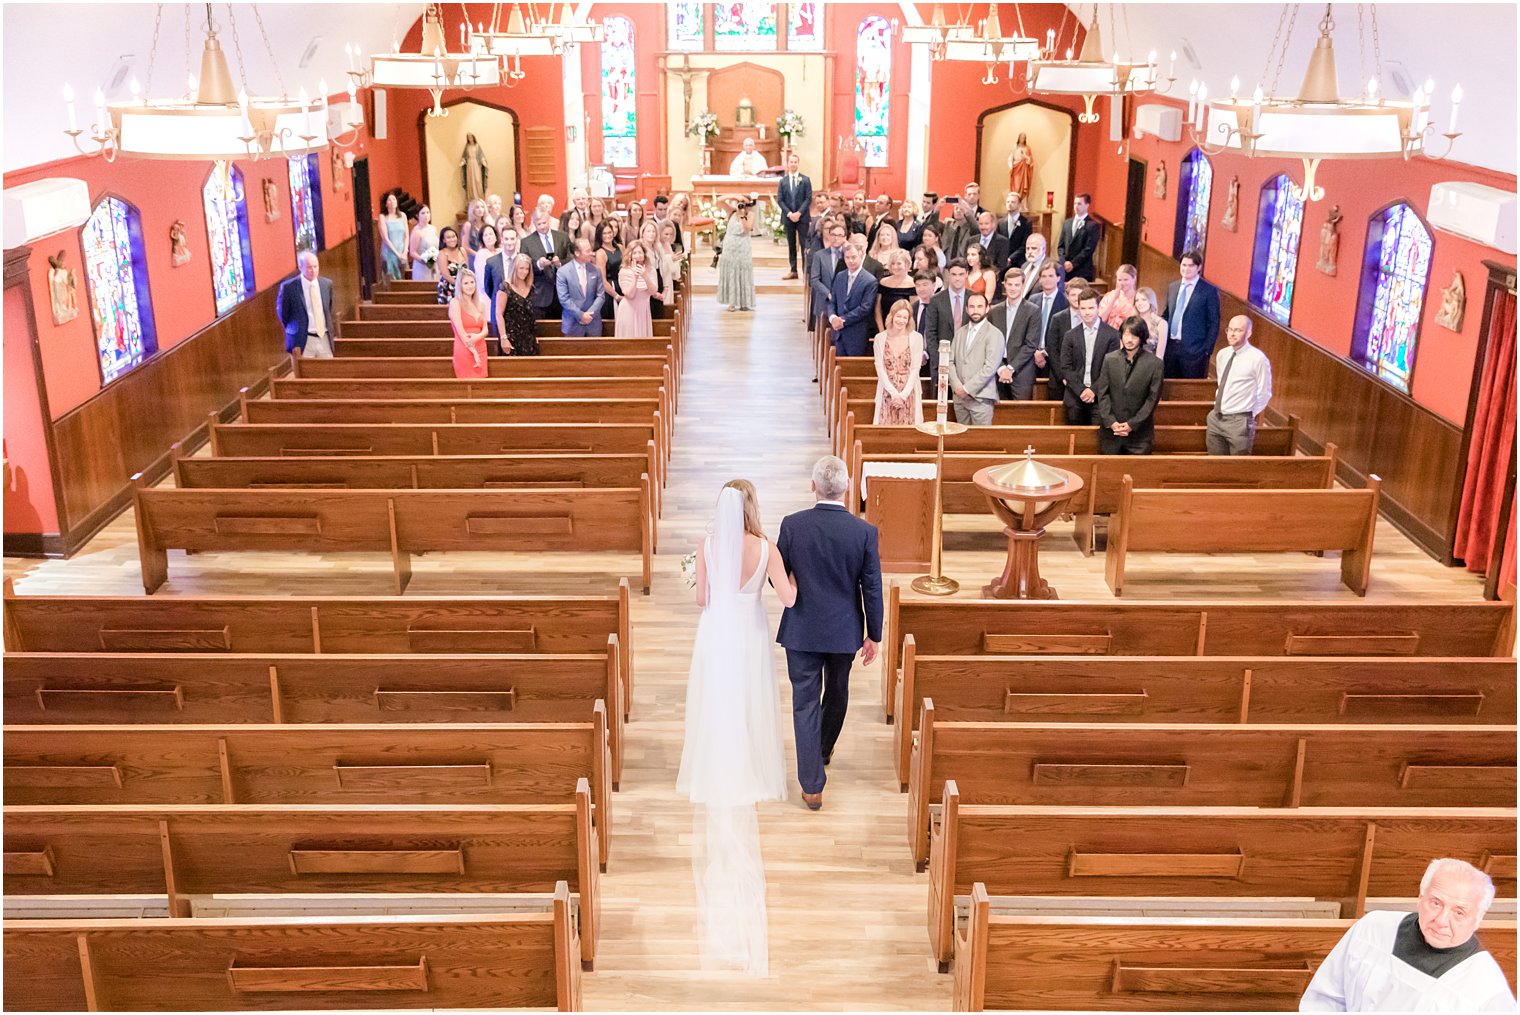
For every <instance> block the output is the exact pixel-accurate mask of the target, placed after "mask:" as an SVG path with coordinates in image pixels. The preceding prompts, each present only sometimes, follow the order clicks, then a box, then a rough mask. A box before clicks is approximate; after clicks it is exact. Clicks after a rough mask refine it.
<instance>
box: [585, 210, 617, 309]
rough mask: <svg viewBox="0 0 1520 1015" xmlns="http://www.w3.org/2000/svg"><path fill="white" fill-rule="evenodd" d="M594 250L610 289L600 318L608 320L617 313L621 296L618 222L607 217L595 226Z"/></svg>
mask: <svg viewBox="0 0 1520 1015" xmlns="http://www.w3.org/2000/svg"><path fill="white" fill-rule="evenodd" d="M591 249H592V250H593V251H595V257H596V266H597V268H598V269H599V270H600V271H601V273H602V278H604V279H606V280H607V288H608V290H610V291H609V292H608V294H607V298H606V299H605V300H603V301H602V320H604V321H610V320H612V319H613V317H614V315H615V314H616V313H617V302H618V300H620V299H622V298H623V287H622V286H621V285H619V284H618V272H620V271H622V270H623V251H622V249H621V248H620V247H619V245H618V224H617V223H616V222H615V221H613V220H611V219H607V220H606V221H604V222H602V223H601V224H600V225H598V226H597V227H596V240H595V242H594V243H592V244H591Z"/></svg>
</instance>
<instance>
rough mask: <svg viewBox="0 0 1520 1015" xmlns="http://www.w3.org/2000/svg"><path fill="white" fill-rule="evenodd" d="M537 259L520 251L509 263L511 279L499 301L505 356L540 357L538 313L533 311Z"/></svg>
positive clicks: (499, 327)
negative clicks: (534, 266)
mask: <svg viewBox="0 0 1520 1015" xmlns="http://www.w3.org/2000/svg"><path fill="white" fill-rule="evenodd" d="M532 295H533V258H531V257H529V256H528V255H527V254H521V253H520V254H517V255H515V256H514V257H513V258H512V262H511V263H510V264H509V265H508V266H507V282H506V285H504V286H502V288H501V299H500V300H498V301H497V303H496V307H497V318H496V333H497V334H498V335H500V336H501V338H500V345H501V354H502V355H503V356H537V355H538V353H539V349H538V334H537V318H538V315H537V314H536V313H535V312H534V310H533V303H532Z"/></svg>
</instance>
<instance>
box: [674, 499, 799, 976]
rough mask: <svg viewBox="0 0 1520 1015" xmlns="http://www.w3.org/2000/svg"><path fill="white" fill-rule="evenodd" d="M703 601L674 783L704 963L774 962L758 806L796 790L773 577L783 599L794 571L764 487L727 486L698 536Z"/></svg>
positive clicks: (760, 966)
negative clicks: (683, 804) (774, 531)
mask: <svg viewBox="0 0 1520 1015" xmlns="http://www.w3.org/2000/svg"><path fill="white" fill-rule="evenodd" d="M694 556H695V558H696V569H695V570H696V600H697V605H698V606H700V607H701V608H702V617H701V619H700V620H699V621H698V622H697V637H696V643H695V644H694V645H693V647H692V652H691V668H690V670H689V671H688V674H687V680H686V718H685V727H686V728H685V732H684V737H683V743H682V746H681V767H680V771H679V772H678V774H677V775H676V791H677V792H678V793H680V794H681V795H682V796H684V797H687V798H688V799H690V800H691V802H692V804H693V805H694V809H693V814H692V875H693V878H694V880H695V882H696V894H697V920H698V935H697V940H698V945H699V948H700V953H701V956H702V966H703V968H704V969H714V970H716V969H733V968H738V969H740V970H742V971H743V972H745V973H747V974H749V975H751V976H764V975H766V972H767V969H768V961H769V958H768V956H769V946H768V943H767V933H766V908H765V865H764V860H763V858H762V856H761V852H760V828H759V821H758V818H757V815H756V811H755V808H756V805H757V804H759V803H761V802H764V801H769V800H784V799H786V765H785V759H784V757H783V755H782V746H781V728H780V724H779V722H778V719H777V717H778V715H779V713H780V709H781V700H780V693H779V690H778V688H777V684H776V675H775V672H774V669H773V665H774V664H773V663H772V649H773V645H772V638H773V635H772V633H771V630H770V624H769V621H768V620H767V619H766V612H765V598H764V597H765V586H766V585H767V584H769V585H770V586H771V587H772V588H774V589H775V591H776V598H778V599H779V600H781V605H782V606H792V605H794V604H795V603H796V601H797V584H796V581H795V580H794V579H793V578H792V577H791V576H790V575H789V574H787V571H786V567H785V565H784V564H783V562H782V560H781V555H780V554H779V553H777V552H775V551H774V550H773V549H772V547H771V543H770V541H769V540H768V539H766V537H765V530H764V528H763V527H762V525H761V520H760V503H759V499H758V498H757V497H756V496H755V488H754V485H753V484H751V483H750V482H749V481H748V480H743V479H735V480H732V481H730V482H729V483H727V484H726V485H724V487H723V489H722V490H720V491H719V493H718V506H717V513H716V515H715V517H714V519H713V524H712V535H710V536H708V537H707V538H706V539H704V540H702V542H701V543H699V544H698V545H697V550H696V553H695V555H694Z"/></svg>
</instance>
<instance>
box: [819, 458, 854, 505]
mask: <svg viewBox="0 0 1520 1015" xmlns="http://www.w3.org/2000/svg"><path fill="white" fill-rule="evenodd" d="M849 488H850V467H849V466H847V465H845V464H844V459H842V458H836V457H834V456H833V455H824V456H823V457H822V458H820V459H818V462H817V463H816V464H815V465H814V466H813V489H814V490H816V491H817V492H818V496H819V497H821V498H822V499H824V500H844V492H845V491H846V490H848V489H849Z"/></svg>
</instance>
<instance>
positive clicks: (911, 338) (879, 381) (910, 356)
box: [873, 300, 924, 426]
mask: <svg viewBox="0 0 1520 1015" xmlns="http://www.w3.org/2000/svg"><path fill="white" fill-rule="evenodd" d="M923 361H924V336H922V335H920V334H919V333H918V332H916V331H914V330H913V308H912V307H911V306H910V305H909V303H908V301H907V300H898V301H897V302H896V303H894V304H893V305H892V309H891V310H890V311H888V312H887V328H886V330H885V331H883V332H881V334H879V335H877V336H876V416H875V418H874V420H873V422H874V423H875V424H876V425H877V426H911V425H912V424H914V423H922V422H923V421H924V403H923V392H922V390H921V388H920V385H919V383H918V366H919V364H920V363H922V362H923Z"/></svg>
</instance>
